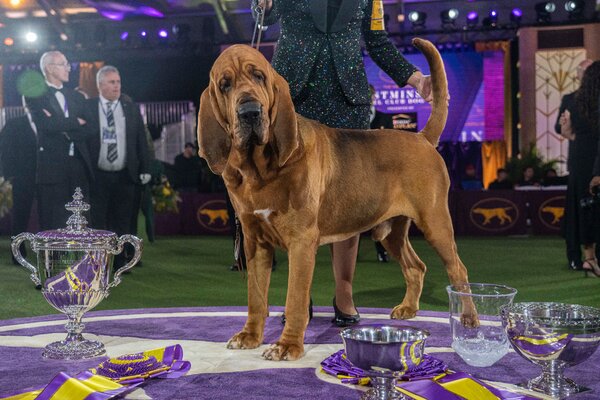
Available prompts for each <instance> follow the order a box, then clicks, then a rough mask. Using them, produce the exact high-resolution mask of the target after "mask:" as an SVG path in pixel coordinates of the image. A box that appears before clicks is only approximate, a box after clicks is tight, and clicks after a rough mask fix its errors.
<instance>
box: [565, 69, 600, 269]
mask: <svg viewBox="0 0 600 400" xmlns="http://www.w3.org/2000/svg"><path fill="white" fill-rule="evenodd" d="M599 97H600V61H595V62H593V63H592V64H591V65H590V66H589V67H587V69H586V70H585V72H584V73H583V78H582V80H581V86H580V87H579V89H577V91H576V92H575V95H574V96H573V97H572V100H573V101H572V103H571V104H567V106H566V107H565V108H566V109H565V111H564V112H563V113H562V114H561V116H560V117H559V124H560V126H561V134H562V135H564V136H565V137H571V138H573V140H572V142H570V145H571V146H574V149H573V151H572V152H570V154H569V156H572V157H574V159H573V160H572V162H571V163H570V164H569V167H570V170H569V187H571V194H572V197H569V196H568V195H569V193H567V196H568V201H570V202H572V203H571V204H569V205H570V206H571V208H570V209H569V211H570V212H573V213H574V220H575V221H576V223H575V224H573V225H574V226H573V227H571V228H570V229H575V231H573V232H572V234H574V235H577V236H576V240H577V243H580V244H581V246H582V247H583V262H582V263H581V268H582V269H583V270H584V271H585V273H586V276H589V277H600V266H598V259H597V257H596V243H598V239H599V238H598V235H599V233H598V232H600V224H599V223H598V219H599V218H600V216H599V213H600V208H599V207H598V206H597V204H595V202H592V204H590V203H589V199H590V188H591V187H595V186H596V185H594V183H597V182H596V181H595V178H594V176H595V174H596V171H595V163H596V161H595V160H596V158H597V152H598V150H597V149H598V142H599V138H600V121H599V111H598V108H599V105H600V101H599V99H598V98H599ZM568 192H569V190H568ZM567 229H569V228H567ZM575 261H577V260H575Z"/></svg>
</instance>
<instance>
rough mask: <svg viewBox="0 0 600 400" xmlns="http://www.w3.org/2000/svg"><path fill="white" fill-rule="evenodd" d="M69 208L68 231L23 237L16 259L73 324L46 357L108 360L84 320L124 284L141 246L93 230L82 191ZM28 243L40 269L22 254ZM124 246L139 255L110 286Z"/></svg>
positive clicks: (134, 240)
mask: <svg viewBox="0 0 600 400" xmlns="http://www.w3.org/2000/svg"><path fill="white" fill-rule="evenodd" d="M65 207H66V209H67V210H69V211H71V212H73V215H71V216H70V217H69V219H68V221H67V227H66V228H64V229H57V230H50V231H43V232H40V233H38V234H36V235H34V234H32V233H21V234H19V235H17V236H15V237H14V238H13V241H12V245H11V247H12V252H13V255H14V257H15V259H16V260H17V261H18V262H19V264H21V265H22V266H24V267H25V268H27V269H28V270H29V271H30V272H31V275H30V278H31V280H32V281H33V282H34V283H35V284H36V285H40V286H41V287H42V295H43V296H44V298H45V299H46V301H47V302H48V303H50V305H51V306H52V307H54V308H55V309H57V310H58V311H60V312H62V313H64V314H66V316H67V318H68V319H69V320H68V322H67V324H66V325H65V328H66V330H67V337H66V339H64V340H61V341H57V342H53V343H50V344H49V345H47V346H46V347H45V348H44V351H43V353H42V355H43V356H44V357H45V358H54V359H64V360H78V359H82V358H91V357H96V356H100V355H103V354H105V352H106V351H105V349H104V345H103V344H102V343H100V342H97V341H93V340H87V339H85V338H84V337H83V335H82V334H81V332H82V331H83V328H84V324H83V323H82V322H81V320H82V318H83V315H84V314H85V313H86V312H87V311H89V310H91V309H92V308H94V307H95V306H96V305H98V303H100V302H101V301H102V300H103V299H104V298H105V297H107V296H108V294H109V290H110V288H112V287H115V286H117V285H118V284H119V283H120V282H121V278H120V276H121V274H122V273H123V272H125V271H127V270H128V269H130V268H132V267H133V266H134V265H135V264H136V263H137V262H138V261H139V260H140V257H141V255H142V240H141V239H139V238H137V237H135V236H132V235H123V236H121V237H117V235H116V234H115V233H113V232H109V231H102V230H94V229H90V228H88V227H87V221H86V219H85V217H84V216H83V215H82V213H83V212H85V211H88V210H89V209H90V206H89V204H87V203H85V202H83V195H82V193H81V190H80V189H79V188H77V189H76V191H75V194H74V195H73V201H72V202H70V203H68V204H67V205H66V206H65ZM26 241H27V242H30V245H31V248H32V250H33V251H34V252H35V253H36V254H37V267H34V266H33V265H32V264H30V263H29V262H28V261H27V260H25V258H24V257H23V256H22V254H21V251H20V246H21V244H22V243H23V242H26ZM125 243H131V245H132V246H133V247H134V249H135V254H134V256H133V258H132V259H131V261H129V263H127V264H126V265H124V266H123V267H122V268H119V270H118V271H116V272H115V273H114V276H113V281H112V282H110V272H111V268H110V267H111V261H112V258H113V255H115V254H119V253H121V252H122V251H123V245H124V244H125Z"/></svg>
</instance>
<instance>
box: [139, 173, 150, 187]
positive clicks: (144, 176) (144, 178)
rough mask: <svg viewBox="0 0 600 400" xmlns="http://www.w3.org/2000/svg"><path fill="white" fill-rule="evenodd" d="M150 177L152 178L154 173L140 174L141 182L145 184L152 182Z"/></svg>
mask: <svg viewBox="0 0 600 400" xmlns="http://www.w3.org/2000/svg"><path fill="white" fill-rule="evenodd" d="M150 178H152V175H150V174H140V183H141V184H142V185H145V184H146V183H148V182H150Z"/></svg>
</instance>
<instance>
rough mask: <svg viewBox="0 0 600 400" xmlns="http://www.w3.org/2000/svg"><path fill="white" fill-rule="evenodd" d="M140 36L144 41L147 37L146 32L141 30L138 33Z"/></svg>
mask: <svg viewBox="0 0 600 400" xmlns="http://www.w3.org/2000/svg"><path fill="white" fill-rule="evenodd" d="M140 36H141V37H142V38H144V39H145V38H146V37H148V32H146V31H144V30H142V31H140Z"/></svg>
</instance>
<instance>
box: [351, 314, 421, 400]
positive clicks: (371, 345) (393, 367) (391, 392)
mask: <svg viewBox="0 0 600 400" xmlns="http://www.w3.org/2000/svg"><path fill="white" fill-rule="evenodd" d="M341 335H342V339H343V341H344V347H345V351H346V357H347V358H348V360H349V361H350V362H351V363H352V364H354V365H355V366H357V367H358V368H361V369H362V370H364V371H365V373H366V374H367V375H368V376H369V378H371V383H372V384H373V388H372V389H370V390H369V391H367V392H366V393H365V394H364V395H363V396H362V397H361V400H388V399H389V400H392V399H405V396H404V395H402V394H401V393H400V392H399V391H397V390H396V389H395V388H394V385H395V380H396V376H397V375H398V373H404V372H409V371H411V370H412V369H413V368H415V367H416V366H418V365H419V364H420V363H421V360H422V359H423V355H424V353H425V340H426V339H427V337H429V332H427V331H426V330H423V329H417V328H412V327H409V326H386V325H373V326H360V327H354V328H346V329H344V330H342V332H341Z"/></svg>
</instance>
